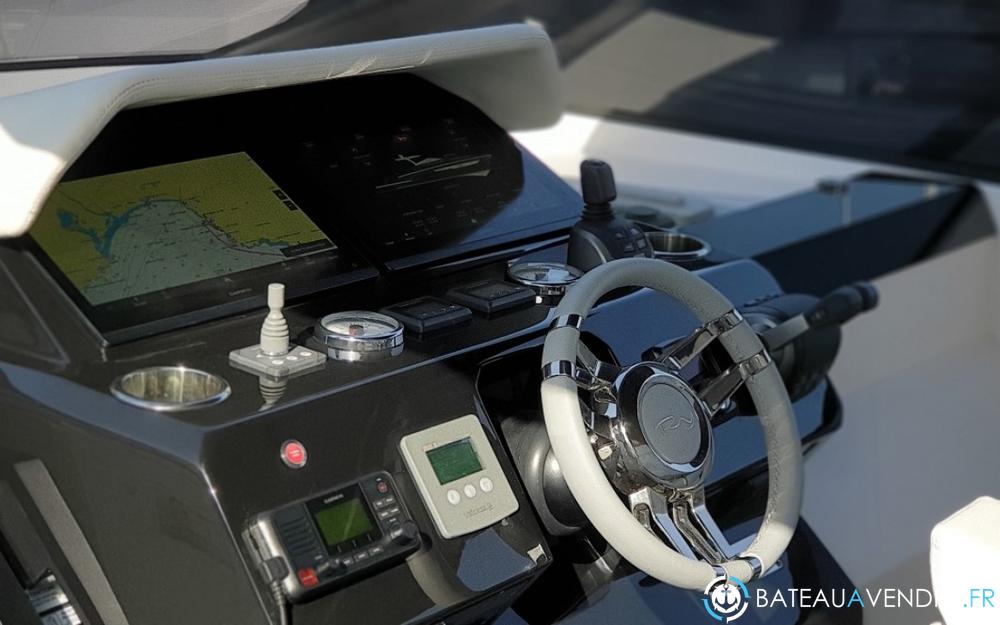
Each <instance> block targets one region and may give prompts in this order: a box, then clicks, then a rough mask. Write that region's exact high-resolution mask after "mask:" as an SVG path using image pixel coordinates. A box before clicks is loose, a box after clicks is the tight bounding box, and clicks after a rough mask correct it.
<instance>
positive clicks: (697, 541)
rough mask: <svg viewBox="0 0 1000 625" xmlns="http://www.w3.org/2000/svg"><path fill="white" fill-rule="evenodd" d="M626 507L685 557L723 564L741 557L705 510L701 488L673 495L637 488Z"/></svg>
mask: <svg viewBox="0 0 1000 625" xmlns="http://www.w3.org/2000/svg"><path fill="white" fill-rule="evenodd" d="M629 507H630V508H631V510H632V514H633V516H635V517H636V518H637V519H638V520H639V521H640V522H641V523H643V524H644V525H645V526H646V528H647V529H648V530H649V531H650V532H652V533H654V534H656V532H655V531H654V530H653V526H654V525H655V527H656V529H658V530H659V532H660V533H659V537H660V538H661V539H663V540H665V541H666V542H667V543H668V544H669V545H670V546H671V547H673V548H674V549H675V550H676V551H677V552H678V553H680V554H682V555H684V556H686V557H688V558H694V559H701V560H704V561H705V562H708V563H709V564H723V563H725V562H727V561H729V560H731V559H733V558H736V557H739V556H740V551H739V548H738V547H737V546H734V545H733V544H731V543H730V542H729V541H728V540H727V539H726V536H725V534H724V533H723V532H722V530H721V529H720V528H719V525H718V523H716V522H715V519H714V518H713V517H712V514H711V513H710V512H709V511H708V508H707V506H706V505H705V491H704V489H702V488H697V489H695V490H692V491H685V492H676V493H674V494H673V495H672V496H668V495H666V494H664V493H661V492H659V491H657V490H653V489H652V488H649V487H644V488H640V489H639V490H636V491H635V492H633V493H631V494H630V495H629Z"/></svg>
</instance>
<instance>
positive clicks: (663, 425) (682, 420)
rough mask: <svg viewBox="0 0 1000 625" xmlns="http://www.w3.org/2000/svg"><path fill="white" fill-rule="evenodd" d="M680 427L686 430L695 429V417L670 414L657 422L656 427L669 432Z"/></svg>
mask: <svg viewBox="0 0 1000 625" xmlns="http://www.w3.org/2000/svg"><path fill="white" fill-rule="evenodd" d="M680 428H684V429H685V430H691V429H694V419H691V418H689V417H675V416H673V415H670V416H669V417H667V418H665V419H662V420H661V421H660V422H659V423H657V424H656V429H657V430H659V431H661V432H669V431H670V430H677V429H680Z"/></svg>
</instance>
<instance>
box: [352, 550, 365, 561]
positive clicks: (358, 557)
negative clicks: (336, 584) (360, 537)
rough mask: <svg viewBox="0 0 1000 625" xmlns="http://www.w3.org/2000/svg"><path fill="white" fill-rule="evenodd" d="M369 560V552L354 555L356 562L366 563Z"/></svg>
mask: <svg viewBox="0 0 1000 625" xmlns="http://www.w3.org/2000/svg"><path fill="white" fill-rule="evenodd" d="M367 559H368V552H367V551H359V552H357V553H356V554H354V561H355V562H364V561H365V560H367Z"/></svg>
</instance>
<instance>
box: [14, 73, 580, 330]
mask: <svg viewBox="0 0 1000 625" xmlns="http://www.w3.org/2000/svg"><path fill="white" fill-rule="evenodd" d="M578 204H579V198H578V196H577V195H576V193H575V192H574V191H573V190H572V189H570V188H569V187H568V186H567V185H566V184H565V183H564V182H563V181H561V180H560V179H559V178H558V177H557V176H555V175H554V174H553V173H552V172H550V171H549V170H548V169H546V168H545V167H544V166H543V165H542V164H541V163H539V162H538V161H537V160H536V159H535V158H534V157H533V156H531V155H530V154H529V153H527V152H526V151H524V150H523V149H521V148H520V147H519V146H518V145H517V144H516V143H515V142H514V141H513V140H512V139H511V138H510V137H509V135H507V133H506V132H504V131H503V130H502V129H501V128H499V127H498V126H497V125H496V124H494V123H493V122H492V121H491V120H489V119H488V118H487V117H486V116H484V115H483V114H482V113H481V112H480V111H479V110H478V109H476V108H475V107H473V106H471V105H470V104H468V103H467V102H465V101H463V100H460V99H458V98H456V97H454V96H452V95H450V94H448V93H447V92H445V91H443V90H441V89H439V88H437V87H435V86H434V85H432V84H430V83H428V82H426V81H423V80H421V79H418V78H415V77H411V76H391V77H389V76H382V77H366V78H357V79H352V80H349V81H327V82H325V83H317V84H310V85H302V86H297V87H285V88H281V89H274V90H266V91H260V92H255V93H248V94H239V95H231V96H221V97H216V98H209V99H204V100H196V101H191V102H179V103H172V104H164V105H158V106H153V107H148V108H142V109H135V110H129V111H125V112H123V113H121V114H119V115H118V116H117V117H115V118H114V119H113V120H112V121H111V123H110V124H109V125H108V126H107V128H106V129H105V130H104V131H103V132H102V133H101V135H100V136H99V137H98V138H97V140H96V141H95V142H94V143H93V144H92V145H91V146H90V148H88V150H87V151H86V152H85V153H84V154H83V155H82V156H81V157H80V159H79V160H78V161H77V162H76V163H75V164H74V165H73V166H72V168H71V169H70V170H69V172H68V173H67V175H66V176H65V177H64V179H63V181H62V182H61V183H60V184H59V185H58V186H57V187H56V189H55V191H54V192H53V193H52V194H51V196H50V197H49V198H48V201H47V203H46V205H45V207H44V209H43V210H42V213H41V215H40V217H39V219H38V221H37V222H36V224H35V225H34V227H33V228H32V230H31V231H30V233H29V235H28V236H27V237H25V238H24V244H25V245H26V246H27V247H29V248H30V249H31V250H32V251H33V252H34V253H35V254H36V256H37V257H38V258H39V260H40V262H41V263H42V264H43V266H44V267H45V269H46V270H47V271H48V272H49V273H50V274H51V275H52V277H53V279H54V280H55V281H56V282H57V283H58V284H59V286H60V287H61V288H62V289H63V290H64V291H65V292H66V294H67V295H68V296H69V297H70V299H71V300H72V301H73V302H74V303H75V304H76V306H77V307H78V308H79V309H80V311H81V312H82V313H83V314H84V315H85V316H86V318H87V319H88V320H89V322H90V323H91V324H92V325H93V326H94V327H95V328H96V330H97V331H98V332H99V333H100V334H102V336H103V337H104V339H105V340H107V341H108V342H110V343H117V342H121V341H126V340H132V339H136V338H140V337H143V336H148V335H150V334H154V333H157V332H162V331H165V330H171V329H175V328H178V327H183V326H186V325H191V324H195V323H200V322H204V321H207V320H209V319H213V318H218V317H222V316H226V315H230V314H233V313H236V312H241V311H244V310H248V309H250V308H253V307H255V306H259V305H261V304H262V303H263V301H262V299H261V296H260V293H262V291H263V287H264V286H265V285H266V284H268V283H270V282H283V283H284V284H285V285H286V287H287V291H288V296H289V297H291V298H295V297H301V296H304V295H308V294H310V293H314V292H317V291H323V290H327V289H331V288H336V287H340V286H346V285H350V284H357V283H360V282H364V281H366V280H372V279H374V278H376V277H377V276H378V275H379V274H380V273H381V274H385V273H390V272H393V271H398V270H402V269H408V268H413V267H415V266H418V265H422V264H427V263H429V262H431V261H435V260H441V259H444V258H449V257H456V256H462V255H467V254H474V253H476V252H479V251H481V250H484V249H489V248H494V247H497V246H501V245H504V244H506V243H510V242H512V241H515V240H521V239H525V238H531V237H544V236H549V235H552V234H553V233H556V232H558V231H560V230H562V229H565V228H567V227H568V226H570V225H571V224H572V223H573V221H574V219H575V216H576V214H577V212H578Z"/></svg>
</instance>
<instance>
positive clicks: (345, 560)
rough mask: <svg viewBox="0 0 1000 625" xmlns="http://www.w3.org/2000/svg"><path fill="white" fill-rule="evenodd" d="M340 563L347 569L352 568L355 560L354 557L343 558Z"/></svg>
mask: <svg viewBox="0 0 1000 625" xmlns="http://www.w3.org/2000/svg"><path fill="white" fill-rule="evenodd" d="M340 563H341V564H343V565H344V566H345V567H348V566H351V565H352V564H354V558H353V557H352V556H347V557H346V558H341V559H340Z"/></svg>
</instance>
